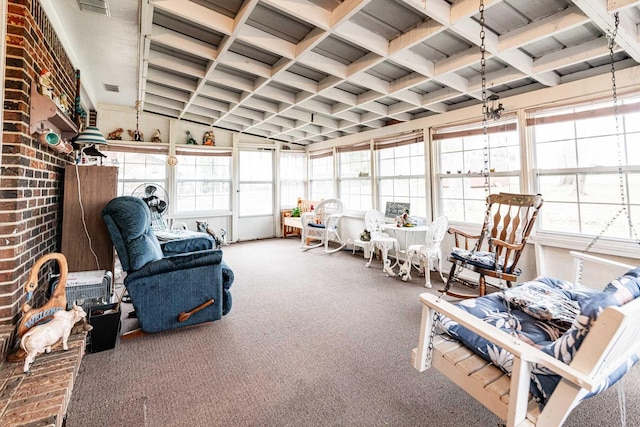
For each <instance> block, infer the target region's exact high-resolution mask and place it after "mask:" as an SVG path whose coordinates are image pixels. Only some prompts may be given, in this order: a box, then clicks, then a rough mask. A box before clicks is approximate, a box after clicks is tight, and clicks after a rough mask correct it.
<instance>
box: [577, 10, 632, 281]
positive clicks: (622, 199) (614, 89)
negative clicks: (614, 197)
mask: <svg viewBox="0 0 640 427" xmlns="http://www.w3.org/2000/svg"><path fill="white" fill-rule="evenodd" d="M613 18H614V28H613V31H612V32H611V33H608V34H607V38H608V41H609V46H608V47H609V60H610V62H611V93H612V97H613V116H614V119H615V127H616V143H617V148H618V180H619V183H620V209H619V210H618V212H616V213H615V215H614V216H613V218H611V219H610V220H609V221H607V223H606V224H605V225H604V227H603V228H602V230H601V231H600V232H599V233H598V234H597V235H596V236H595V237H594V238H593V239H592V240H591V242H589V244H588V245H587V248H586V249H585V250H584V251H583V252H588V251H589V250H590V249H591V248H592V247H593V245H595V243H596V242H597V241H598V240H599V239H600V238H601V237H602V236H603V235H604V233H605V232H606V231H607V230H608V229H609V227H611V226H612V225H613V223H614V222H615V221H616V220H617V219H618V217H619V216H620V214H621V213H623V212H624V213H625V215H626V217H627V223H628V225H629V229H630V230H631V233H632V234H633V238H634V239H635V241H636V243H638V244H639V245H640V238H638V234H637V232H636V229H635V227H634V226H633V222H632V221H631V215H630V213H629V210H628V208H627V202H626V197H625V185H624V181H625V179H624V173H623V171H622V141H621V140H622V138H621V137H620V114H619V112H618V88H617V85H616V67H615V58H614V49H615V45H616V43H615V39H616V35H617V34H618V28H619V26H620V16H619V15H618V12H616V13H614V15H613ZM579 274H580V273H579Z"/></svg>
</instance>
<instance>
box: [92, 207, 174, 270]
mask: <svg viewBox="0 0 640 427" xmlns="http://www.w3.org/2000/svg"><path fill="white" fill-rule="evenodd" d="M102 218H103V219H104V222H105V223H106V225H107V229H108V230H109V234H110V235H111V240H112V241H113V245H114V246H115V247H116V251H117V252H118V257H119V258H120V263H121V264H122V269H123V270H124V271H126V272H129V271H136V270H139V269H141V268H142V267H144V266H145V265H146V264H148V263H149V262H151V261H157V260H159V259H162V257H163V254H162V249H161V248H160V243H159V242H158V239H157V238H156V236H155V234H154V233H153V230H152V229H151V212H150V211H149V207H148V206H147V205H146V203H145V202H144V201H143V200H142V199H139V198H138V197H132V196H121V197H116V198H115V199H112V200H111V201H110V202H109V203H107V205H106V206H105V207H104V209H103V210H102Z"/></svg>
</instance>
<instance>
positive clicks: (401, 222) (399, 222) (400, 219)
mask: <svg viewBox="0 0 640 427" xmlns="http://www.w3.org/2000/svg"><path fill="white" fill-rule="evenodd" d="M395 223H396V227H406V226H410V225H411V220H410V219H409V210H408V209H405V211H404V213H403V214H402V215H398V216H397V217H395Z"/></svg>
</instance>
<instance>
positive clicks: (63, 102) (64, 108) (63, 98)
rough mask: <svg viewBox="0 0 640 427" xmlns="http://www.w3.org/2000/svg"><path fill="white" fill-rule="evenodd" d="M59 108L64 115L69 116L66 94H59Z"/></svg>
mask: <svg viewBox="0 0 640 427" xmlns="http://www.w3.org/2000/svg"><path fill="white" fill-rule="evenodd" d="M60 108H61V109H62V111H64V112H65V114H71V102H70V101H69V97H68V96H67V94H66V93H62V94H60Z"/></svg>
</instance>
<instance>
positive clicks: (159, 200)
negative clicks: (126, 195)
mask: <svg viewBox="0 0 640 427" xmlns="http://www.w3.org/2000/svg"><path fill="white" fill-rule="evenodd" d="M131 195H132V196H134V197H139V198H140V199H142V200H143V201H144V202H145V203H146V204H147V206H149V210H150V211H151V228H153V229H154V230H166V229H167V224H166V223H165V221H164V218H163V217H164V216H165V215H166V214H167V210H168V208H169V194H168V193H167V190H165V189H164V188H163V187H161V186H160V185H157V184H142V185H139V186H138V187H136V188H135V189H134V190H133V192H132V193H131Z"/></svg>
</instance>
